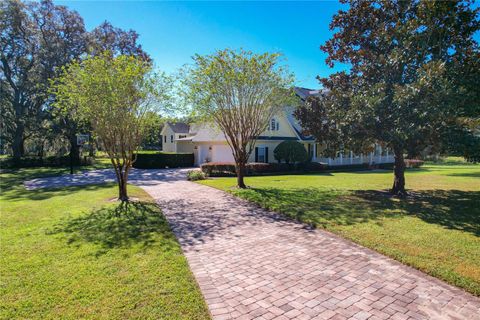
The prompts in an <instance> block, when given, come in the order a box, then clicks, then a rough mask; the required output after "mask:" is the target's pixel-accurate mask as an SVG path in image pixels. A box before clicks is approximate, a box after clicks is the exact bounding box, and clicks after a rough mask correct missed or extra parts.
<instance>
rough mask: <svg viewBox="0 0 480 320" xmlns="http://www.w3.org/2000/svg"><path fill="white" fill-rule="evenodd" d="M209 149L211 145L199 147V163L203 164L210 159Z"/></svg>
mask: <svg viewBox="0 0 480 320" xmlns="http://www.w3.org/2000/svg"><path fill="white" fill-rule="evenodd" d="M208 149H209V146H199V147H198V165H201V164H203V163H205V162H207V161H208V160H209V159H208Z"/></svg>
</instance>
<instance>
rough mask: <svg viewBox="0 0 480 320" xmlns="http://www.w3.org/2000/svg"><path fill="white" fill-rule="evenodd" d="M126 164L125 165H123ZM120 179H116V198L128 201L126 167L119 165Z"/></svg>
mask: <svg viewBox="0 0 480 320" xmlns="http://www.w3.org/2000/svg"><path fill="white" fill-rule="evenodd" d="M125 166H126V165H125ZM119 173H120V174H119V176H120V179H119V180H118V199H119V200H120V201H122V202H128V193H127V181H128V168H125V167H123V166H122V167H121V168H120V169H119Z"/></svg>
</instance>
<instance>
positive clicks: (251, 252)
mask: <svg viewBox="0 0 480 320" xmlns="http://www.w3.org/2000/svg"><path fill="white" fill-rule="evenodd" d="M185 172H186V170H185V169H169V170H134V171H133V173H132V177H131V182H133V183H134V184H136V185H138V186H140V187H142V188H143V189H144V190H146V191H147V192H148V193H149V194H150V195H151V196H152V197H153V198H154V199H155V200H156V201H157V203H158V204H159V205H160V206H161V207H162V210H163V212H164V214H165V216H166V217H167V219H168V221H169V223H170V225H171V227H172V229H173V231H174V233H175V235H176V236H177V238H178V240H179V242H180V244H181V246H182V249H183V251H184V253H185V255H186V257H187V259H188V262H189V265H190V268H191V270H192V272H193V274H194V275H195V277H196V279H197V281H198V284H199V286H200V289H201V291H202V293H203V295H204V297H205V300H206V302H207V304H208V307H209V309H210V312H211V314H212V317H213V318H214V319H357V320H360V319H480V299H479V298H477V297H474V296H473V295H471V294H469V293H466V292H465V291H463V290H461V289H459V288H456V287H453V286H450V285H448V284H446V283H444V282H443V281H440V280H438V279H436V278H433V277H430V276H428V275H426V274H424V273H422V272H420V271H418V270H415V269H413V268H410V267H407V266H405V265H403V264H401V263H399V262H397V261H394V260H392V259H390V258H388V257H385V256H383V255H381V254H379V253H377V252H374V251H372V250H369V249H366V248H364V247H361V246H359V245H356V244H354V243H352V242H350V241H348V240H345V239H342V238H340V237H338V236H336V235H333V234H331V233H329V232H326V231H324V230H315V229H311V228H308V227H306V226H305V225H302V224H299V223H295V222H292V221H287V220H285V219H283V218H282V217H281V216H279V215H277V214H275V213H273V212H269V211H266V210H264V209H261V208H259V207H258V206H256V205H253V204H251V203H249V202H246V201H244V200H241V199H238V198H236V197H234V196H232V195H229V194H227V193H225V192H223V191H220V190H217V189H213V188H210V187H207V186H203V185H199V184H196V183H192V182H188V181H186V180H185ZM90 174H91V175H92V174H93V173H90ZM93 176H95V174H93ZM84 178H85V177H84ZM93 180H94V181H98V180H100V179H93ZM64 182H66V181H64ZM67 182H68V181H67ZM56 183H58V184H59V183H60V182H59V181H54V183H53V182H52V180H51V181H50V185H52V184H53V185H55V184H56ZM45 184H46V182H45V181H43V182H42V181H39V180H37V181H34V182H30V184H28V183H26V186H27V187H28V186H29V187H31V188H34V187H38V186H39V185H45ZM47 185H48V184H47ZM32 186H33V187H32Z"/></svg>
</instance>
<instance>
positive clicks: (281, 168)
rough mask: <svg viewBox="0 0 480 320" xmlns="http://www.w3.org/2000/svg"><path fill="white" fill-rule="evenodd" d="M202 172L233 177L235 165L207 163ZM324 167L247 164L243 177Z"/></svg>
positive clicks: (211, 175)
mask: <svg viewBox="0 0 480 320" xmlns="http://www.w3.org/2000/svg"><path fill="white" fill-rule="evenodd" d="M201 169H202V171H203V172H204V173H205V174H206V175H208V176H210V177H229V176H235V175H236V173H235V163H233V162H209V163H204V164H202V165H201ZM325 169H326V166H325V165H323V164H321V163H317V162H310V163H303V164H298V165H289V164H286V163H261V162H254V163H248V164H247V166H246V172H245V175H247V176H255V175H263V174H272V173H283V172H288V173H294V172H320V171H324V170H325Z"/></svg>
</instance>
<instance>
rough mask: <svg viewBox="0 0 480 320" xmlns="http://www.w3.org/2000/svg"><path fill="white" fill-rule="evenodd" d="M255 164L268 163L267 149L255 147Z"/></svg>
mask: <svg viewBox="0 0 480 320" xmlns="http://www.w3.org/2000/svg"><path fill="white" fill-rule="evenodd" d="M255 162H264V163H268V147H263V146H258V147H255Z"/></svg>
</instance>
